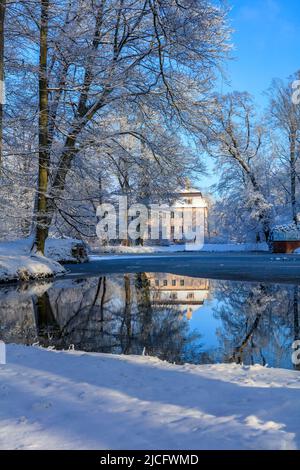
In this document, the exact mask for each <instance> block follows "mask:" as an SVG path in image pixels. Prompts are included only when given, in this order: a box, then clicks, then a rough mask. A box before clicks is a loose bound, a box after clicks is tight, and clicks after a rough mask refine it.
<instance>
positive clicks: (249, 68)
mask: <svg viewBox="0 0 300 470" xmlns="http://www.w3.org/2000/svg"><path fill="white" fill-rule="evenodd" d="M229 3H231V5H232V11H231V14H230V20H231V22H232V27H233V29H234V30H235V32H234V34H233V43H234V51H233V55H234V57H235V58H234V59H233V60H232V61H231V62H230V63H229V64H227V66H226V72H227V75H228V78H229V80H230V81H231V86H232V88H233V89H237V90H240V91H248V92H250V93H252V94H254V95H255V97H256V99H257V101H258V103H260V104H262V105H263V104H264V102H265V98H264V97H263V92H264V91H265V90H266V89H267V88H268V87H269V85H270V82H271V80H272V78H277V77H279V78H286V77H288V76H289V75H291V74H292V73H293V72H295V71H297V70H298V69H300V1H299V0H231V1H230V0H229Z"/></svg>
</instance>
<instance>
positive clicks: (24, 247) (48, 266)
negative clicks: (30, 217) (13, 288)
mask: <svg viewBox="0 0 300 470" xmlns="http://www.w3.org/2000/svg"><path fill="white" fill-rule="evenodd" d="M31 246H32V239H24V240H16V241H13V242H1V243H0V282H9V281H15V280H21V281H28V280H34V279H43V278H48V277H51V276H54V275H57V274H62V273H64V272H65V269H64V268H63V267H62V266H61V265H60V264H59V263H58V262H56V261H55V260H52V259H49V258H47V257H45V256H38V255H30V248H31Z"/></svg>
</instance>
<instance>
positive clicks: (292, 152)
mask: <svg viewBox="0 0 300 470" xmlns="http://www.w3.org/2000/svg"><path fill="white" fill-rule="evenodd" d="M290 171H291V206H292V219H293V222H295V224H296V225H298V220H297V200H296V179H297V174H296V133H293V134H292V135H291V137H290Z"/></svg>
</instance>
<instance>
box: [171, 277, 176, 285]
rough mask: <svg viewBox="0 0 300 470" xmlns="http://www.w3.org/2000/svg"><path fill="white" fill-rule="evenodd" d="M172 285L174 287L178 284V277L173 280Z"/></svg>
mask: <svg viewBox="0 0 300 470" xmlns="http://www.w3.org/2000/svg"><path fill="white" fill-rule="evenodd" d="M172 286H173V287H175V286H176V279H173V281H172Z"/></svg>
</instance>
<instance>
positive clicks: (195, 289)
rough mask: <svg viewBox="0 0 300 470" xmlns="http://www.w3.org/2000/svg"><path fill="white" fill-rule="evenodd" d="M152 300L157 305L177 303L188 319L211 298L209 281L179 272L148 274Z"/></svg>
mask: <svg viewBox="0 0 300 470" xmlns="http://www.w3.org/2000/svg"><path fill="white" fill-rule="evenodd" d="M147 276H148V278H149V281H150V289H151V302H152V303H153V304H156V305H176V306H178V307H179V308H180V310H181V311H182V313H183V314H185V315H186V317H187V319H188V320H191V318H192V316H193V313H194V312H195V311H196V310H198V308H199V306H201V305H203V304H204V301H205V300H207V299H208V298H209V281H208V280H207V279H198V278H193V277H187V276H180V275H177V274H147Z"/></svg>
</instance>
